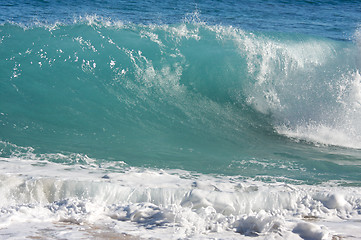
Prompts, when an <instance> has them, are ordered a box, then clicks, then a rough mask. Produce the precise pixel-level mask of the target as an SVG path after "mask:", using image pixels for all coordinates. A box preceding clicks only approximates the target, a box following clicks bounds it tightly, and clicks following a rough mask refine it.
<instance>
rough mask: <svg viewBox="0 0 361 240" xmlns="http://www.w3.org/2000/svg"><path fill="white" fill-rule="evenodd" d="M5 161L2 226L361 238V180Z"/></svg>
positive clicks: (56, 233) (15, 231) (17, 230)
mask: <svg viewBox="0 0 361 240" xmlns="http://www.w3.org/2000/svg"><path fill="white" fill-rule="evenodd" d="M0 161H1V163H2V164H1V169H0V177H1V180H0V193H1V194H0V196H1V201H0V204H1V210H0V211H1V214H0V234H4V235H3V236H9V237H15V238H24V237H29V236H33V237H34V236H38V237H40V236H42V237H50V236H51V237H65V238H77V237H84V236H89V235H92V234H95V232H103V233H112V234H117V233H127V234H131V235H136V236H142V237H145V238H160V239H175V238H192V239H193V238H195V239H205V238H221V239H234V238H244V239H247V238H252V239H282V238H287V239H300V238H304V239H328V238H331V237H333V236H340V237H346V236H347V237H348V238H350V239H361V237H360V236H361V230H356V231H355V229H361V222H360V221H359V219H361V212H360V208H361V190H360V189H359V188H358V187H341V186H337V185H326V184H325V185H319V186H309V185H292V184H285V183H276V182H275V183H263V182H258V181H255V180H252V179H248V180H241V179H242V178H240V177H224V176H223V177H220V176H209V175H201V174H196V173H191V172H187V171H180V170H172V171H165V170H156V169H139V168H129V167H126V166H123V167H119V166H116V164H111V163H108V164H105V165H103V166H99V165H97V164H93V162H95V160H91V159H88V160H87V161H88V162H89V163H90V164H87V165H78V164H75V165H71V166H69V165H61V164H55V163H51V162H48V161H46V160H41V159H36V158H34V157H33V159H24V158H19V157H11V158H0ZM110 165H112V166H110ZM109 167H112V171H109V170H108V169H109ZM23 226H29V227H24V228H23ZM30 226H31V227H30ZM96 229H100V230H96Z"/></svg>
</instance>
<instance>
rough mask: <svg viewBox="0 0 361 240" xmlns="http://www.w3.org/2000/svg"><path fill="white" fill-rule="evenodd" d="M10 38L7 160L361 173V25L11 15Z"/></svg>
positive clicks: (307, 176)
mask: <svg viewBox="0 0 361 240" xmlns="http://www.w3.org/2000/svg"><path fill="white" fill-rule="evenodd" d="M0 34H1V38H0V56H1V57H0V72H1V77H0V79H1V81H0V84H1V86H0V114H1V115H0V132H1V136H0V137H1V139H0V140H1V141H2V142H1V148H2V150H1V152H0V154H1V157H9V156H14V154H24V155H26V154H29V151H30V150H29V148H24V149H25V150H22V149H20V150H19V147H17V146H31V147H32V148H31V151H30V153H31V154H37V155H41V154H44V153H63V154H71V153H82V154H87V155H88V156H90V157H93V158H96V159H99V161H124V162H126V163H127V164H130V165H132V166H145V167H147V166H148V167H149V166H150V167H156V168H173V169H174V168H177V169H186V170H191V171H197V172H202V173H217V174H230V175H234V174H240V175H243V176H256V175H267V176H280V175H282V176H284V177H286V178H287V177H289V178H292V179H298V180H304V181H306V182H317V181H324V180H341V179H344V180H349V181H354V180H359V170H360V169H359V166H360V163H361V162H360V159H361V152H360V149H361V137H360V136H361V126H360V124H359V119H361V111H360V110H361V74H360V66H361V65H360V60H361V59H360V43H359V42H358V41H359V39H360V38H359V37H358V36H357V34H355V41H353V42H349V41H335V40H331V39H326V38H320V37H310V36H305V35H300V34H281V33H272V34H271V33H267V34H266V33H262V32H249V31H244V30H241V29H239V28H234V27H224V26H218V25H207V24H204V23H199V22H194V21H193V22H192V21H190V22H186V23H181V24H176V25H142V24H130V23H129V24H123V23H121V22H114V21H104V20H101V19H98V18H96V17H87V18H85V19H83V20H81V21H78V22H75V23H73V24H54V25H50V26H49V25H39V26H32V27H21V26H19V25H16V24H10V23H5V24H3V25H1V26H0ZM14 144H16V145H17V146H16V145H14ZM50 160H51V161H55V162H64V163H67V162H68V161H70V160H69V158H64V159H62V158H55V159H50ZM315 160H317V161H315ZM70 163H71V162H70Z"/></svg>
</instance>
